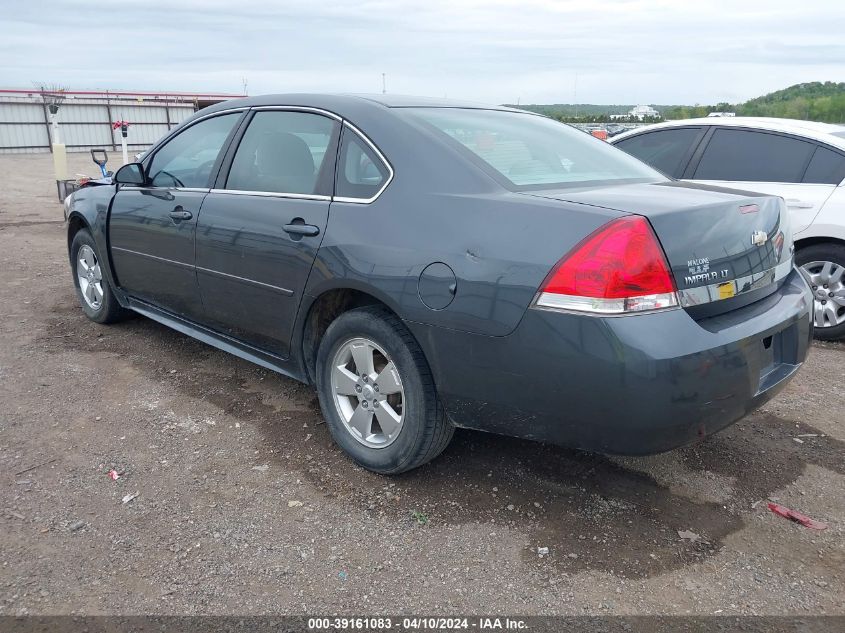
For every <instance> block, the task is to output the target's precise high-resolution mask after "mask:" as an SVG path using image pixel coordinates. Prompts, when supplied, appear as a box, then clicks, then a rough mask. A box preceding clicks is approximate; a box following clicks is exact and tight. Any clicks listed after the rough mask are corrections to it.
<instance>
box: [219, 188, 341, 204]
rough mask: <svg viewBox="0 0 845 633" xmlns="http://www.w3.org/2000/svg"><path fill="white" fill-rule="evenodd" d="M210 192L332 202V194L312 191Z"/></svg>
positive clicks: (226, 190) (221, 190)
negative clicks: (320, 193)
mask: <svg viewBox="0 0 845 633" xmlns="http://www.w3.org/2000/svg"><path fill="white" fill-rule="evenodd" d="M209 193H222V194H227V195H232V196H261V197H263V198H291V199H293V200H319V201H321V202H331V200H332V197H331V196H323V195H319V194H316V193H315V194H310V193H278V192H276V191H247V190H244V189H211V190H210V191H209Z"/></svg>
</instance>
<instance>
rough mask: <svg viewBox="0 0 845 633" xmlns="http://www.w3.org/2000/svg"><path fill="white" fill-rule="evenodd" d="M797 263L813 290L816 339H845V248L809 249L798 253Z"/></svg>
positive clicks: (821, 247) (809, 247)
mask: <svg viewBox="0 0 845 633" xmlns="http://www.w3.org/2000/svg"><path fill="white" fill-rule="evenodd" d="M795 263H796V264H797V265H798V268H799V270H800V271H801V274H802V275H803V276H804V278H805V279H806V280H807V283H808V284H810V288H811V289H812V291H813V300H814V306H813V322H814V324H815V337H816V338H817V339H820V340H823V341H835V340H838V339H841V338H845V246H842V245H839V244H813V245H812V246H807V247H806V248H802V249H799V250H798V252H797V253H796V254H795Z"/></svg>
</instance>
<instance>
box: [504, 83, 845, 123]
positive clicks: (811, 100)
mask: <svg viewBox="0 0 845 633" xmlns="http://www.w3.org/2000/svg"><path fill="white" fill-rule="evenodd" d="M514 107H520V108H522V109H523V110H530V111H532V112H539V113H540V114H545V115H547V116H551V117H552V118H555V119H558V120H560V121H565V122H567V123H607V122H609V121H610V120H611V119H610V115H611V114H626V113H627V112H628V111H629V110H631V108H633V107H634V106H633V105H596V104H579V105H574V104H568V103H555V104H551V105H533V104H532V105H522V106H514ZM653 107H654V108H655V109H656V110H658V111H659V112H660V113H661V115H662V118H663V119H669V120H672V119H691V118H696V117H705V116H707V115H708V114H710V113H711V112H736V115H737V116H767V117H778V118H783V119H804V120H809V121H824V122H827V123H845V83H836V82H833V81H825V82H821V81H814V82H811V83H804V84H796V85H794V86H790V87H789V88H784V89H783V90H778V91H776V92H771V93H769V94H767V95H763V96H762V97H757V98H756V99H751V100H750V101H746V102H745V103H738V104H730V103H724V102H723V103H717V104H715V105H654V106H653ZM659 120H661V119H649V120H647V121H645V122H646V123H653V122H655V121H659ZM615 121H618V122H620V123H625V122H628V121H629V119H627V118H624V119H615Z"/></svg>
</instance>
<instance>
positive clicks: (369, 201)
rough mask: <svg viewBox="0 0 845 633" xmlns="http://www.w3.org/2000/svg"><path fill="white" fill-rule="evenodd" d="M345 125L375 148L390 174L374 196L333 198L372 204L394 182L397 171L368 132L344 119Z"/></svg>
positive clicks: (374, 151)
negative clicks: (369, 136) (368, 135)
mask: <svg viewBox="0 0 845 633" xmlns="http://www.w3.org/2000/svg"><path fill="white" fill-rule="evenodd" d="M343 125H344V126H345V127H348V128H349V129H350V130H352V131H353V132H354V133H355V134H356V135H357V136H358V137H359V138H360V139H361V140H362V141H364V143H366V144H367V145H368V146H369V148H370V149H371V150H373V153H374V154H375V155H376V156H377V157H378V158H379V160H380V161H381V162H382V163H384V165H385V167H387V172H388V175H387V179H386V180H385V181H384V184H383V185H382V186H381V189H379V190H378V191H377V192H376V193H375V195H374V196H372V197H370V198H348V197H345V196H334V197H333V198H332V200H333V201H334V202H351V203H353V204H370V203H371V202H375V201H376V199H377V198H378V197H379V196H380V195H381V194H382V193H383V192H384V190H385V189H387V186H388V185H389V184H390V183H391V182H393V176H394V173H395V172H394V171H393V165H391V164H390V161H388V160H387V158H385V156H384V154H382V153H381V152H380V151H379V148H378V147H376V145H375V143H373V142H372V141H371V140H370V139H369V138H368V137H367V135H366V134H364V133H363V132H362V131H361V130H359V129H358V128H357V127H355V126H354V125H352V124H351V123H350V122H349V121H344V122H343ZM339 149H340V148H338V150H339ZM339 159H340V152H339V151H338V160H339Z"/></svg>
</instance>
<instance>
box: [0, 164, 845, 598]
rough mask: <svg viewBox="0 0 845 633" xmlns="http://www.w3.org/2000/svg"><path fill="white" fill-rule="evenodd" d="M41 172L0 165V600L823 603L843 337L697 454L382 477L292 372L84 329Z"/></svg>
mask: <svg viewBox="0 0 845 633" xmlns="http://www.w3.org/2000/svg"><path fill="white" fill-rule="evenodd" d="M89 160H90V159H89V158H86V157H84V156H80V155H72V156H71V171H72V172H76V171H87V172H89V173H93V172H94V169H95V168H94V166H93V164H91V163H90V162H89ZM112 160H113V161H118V160H119V159H118V157H117V156H113V158H112ZM50 165H51V163H50V157H49V155H30V156H15V157H12V156H0V174H2V182H3V191H2V192H0V268H2V270H3V271H5V272H4V274H3V279H4V281H3V284H2V285H0V311H2V319H1V320H0V329H2V345H0V615H4V614H5V615H11V614H68V613H77V614H101V613H121V614H130V613H131V614H136V613H159V614H167V613H172V614H180V613H185V614H196V613H214V614H223V613H238V614H251V613H268V612H274V613H302V612H306V611H307V612H312V613H313V612H347V613H359V614H361V613H363V614H376V613H397V612H416V613H421V612H422V613H435V614H446V613H447V612H448V613H456V612H462V613H489V612H490V611H491V610H494V611H496V612H498V613H501V614H557V613H560V614H585V613H589V614H605V613H618V614H636V613H655V614H658V613H659V614H669V613H680V614H687V613H694V614H712V613H723V614H737V613H742V614H808V613H828V614H830V613H839V614H841V613H845V450H843V449H845V392H844V391H843V389H842V384H843V378H844V377H845V346H843V345H837V344H816V345H814V348H813V350H812V355H811V358H810V359H809V361H808V363H807V366H806V367H805V368H804V369H803V370H802V371H801V372H800V373H799V375H798V377H797V378H796V380H795V381H794V382H793V383H792V384H791V385H790V387H789V388H788V389H787V390H786V391H785V392H784V393H783V394H782V395H781V396H779V397H778V398H777V399H776V400H775V401H773V402H772V403H770V404H769V405H768V406H766V407H765V408H764V409H763V410H762V411H759V412H758V413H755V414H754V415H752V416H750V417H749V418H747V419H746V420H744V421H742V422H741V423H739V424H737V425H736V426H734V427H732V428H731V429H729V430H727V431H725V432H723V433H721V434H719V435H717V436H715V437H713V438H710V439H709V440H707V441H706V442H704V443H703V444H700V445H698V446H694V447H691V448H687V449H684V450H680V451H675V452H672V453H669V454H666V455H661V456H657V457H652V458H643V459H609V458H605V457H601V456H596V455H588V454H583V453H578V452H573V451H569V450H565V449H562V448H557V447H552V446H545V445H540V444H535V443H530V442H522V441H516V440H512V439H507V438H500V437H494V436H490V435H484V434H481V433H474V432H458V433H457V435H456V438H455V441H454V442H453V444H452V445H451V446H450V448H449V449H448V450H447V451H446V453H445V454H444V455H443V456H442V457H441V458H439V459H437V460H436V461H435V462H434V463H432V464H429V465H428V466H426V467H423V468H421V469H419V470H417V471H415V472H412V473H409V474H406V475H403V476H400V477H395V478H390V479H388V478H383V477H379V476H376V475H373V474H369V473H367V472H365V471H363V470H361V469H360V468H357V467H355V466H354V465H353V464H351V463H350V462H349V461H347V460H346V459H345V458H344V457H343V455H342V454H341V453H340V452H339V451H338V449H337V448H336V447H335V446H334V445H333V444H332V442H331V439H330V437H329V434H328V432H327V429H326V426H325V425H324V424H322V420H321V416H320V413H319V410H318V407H317V404H316V397H315V395H314V393H313V392H312V390H311V389H310V388H308V387H305V386H303V385H300V384H298V383H295V382H293V381H291V380H289V379H286V378H283V377H281V376H278V375H275V374H273V373H271V372H269V371H266V370H264V369H261V368H258V367H255V366H252V365H250V364H248V363H246V362H244V361H241V360H238V359H236V358H234V357H232V356H228V355H226V354H224V353H223V352H219V351H216V350H214V349H212V348H210V347H207V346H205V345H202V344H201V343H198V342H195V341H193V340H191V339H189V338H187V337H185V336H183V335H181V334H177V333H176V332H173V331H170V330H168V329H166V328H164V327H163V326H160V325H158V324H156V323H153V322H151V321H148V320H146V319H143V318H136V319H134V320H131V321H128V322H126V323H123V324H119V325H116V326H111V327H104V326H99V325H96V324H94V323H91V322H89V321H87V320H86V319H85V318H84V316H83V314H82V312H81V310H80V309H79V307H78V305H77V302H76V298H75V296H74V293H73V286H72V282H71V278H70V275H69V272H68V263H67V256H66V251H65V249H66V246H65V244H66V242H65V226H64V224H63V222H62V209H61V206H60V204H59V203H58V202H57V201H56V194H55V189H54V185H53V183H52V181H51V173H52V172H51V167H50ZM111 468H115V469H117V470H118V471H120V472H123V475H122V477H121V478H120V479H118V480H117V481H112V480H111V479H110V478H109V477H108V476H107V474H106V473H107V471H108V470H109V469H111ZM136 493H137V497H135V498H134V499H133V500H131V501H128V502H126V503H124V502H122V499H124V498H125V497H126V496H127V495H133V494H136ZM767 499H776V500H777V501H778V502H780V503H782V504H784V505H786V506H789V507H791V508H795V509H797V510H799V511H801V512H804V513H805V514H808V515H810V516H812V517H814V518H816V519H819V520H822V521H825V522H827V523H828V524H829V528H828V529H827V530H825V531H821V532H818V531H813V530H809V529H806V528H804V527H802V526H800V525H797V524H795V523H792V522H789V521H787V520H785V519H783V518H780V517H778V516H775V515H774V514H772V513H771V512H769V511H768V510H767V509H766V503H765V501H766V500H767ZM678 531H690V532H692V533H694V534H695V535H698V538H697V539H696V538H695V537H690V538H688V539H682V538H681V537H680V536H679V534H678ZM688 536H689V535H688ZM538 547H548V548H549V554H548V556H544V557H540V556H538V554H537V548H538Z"/></svg>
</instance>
